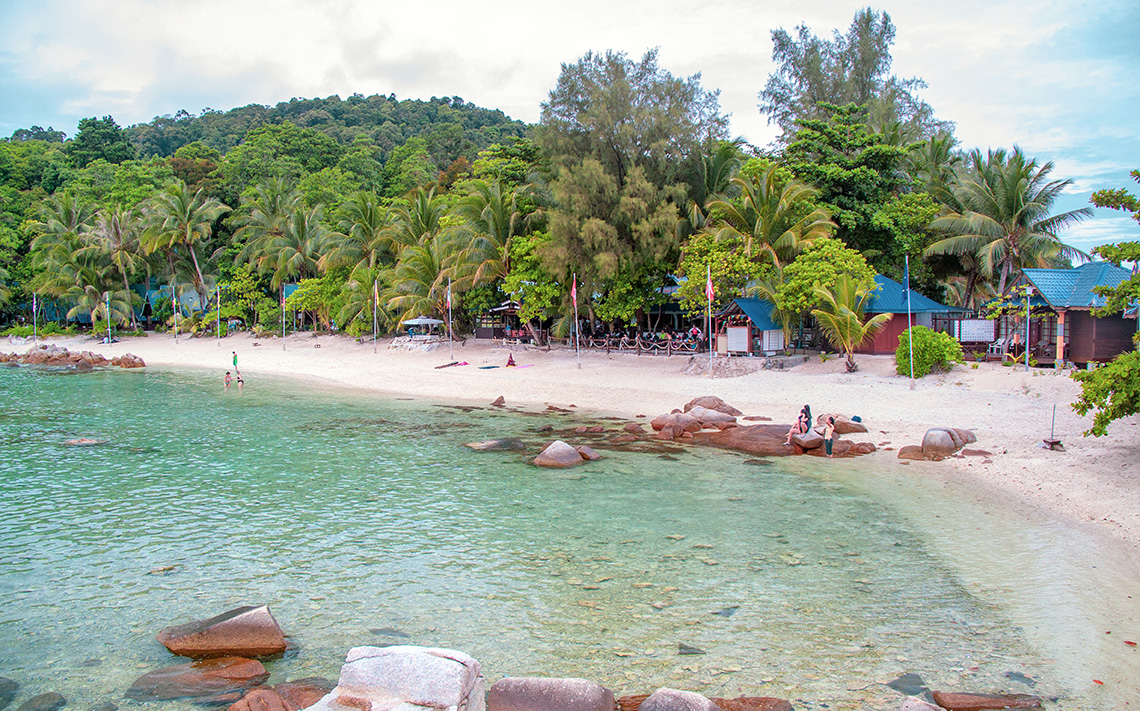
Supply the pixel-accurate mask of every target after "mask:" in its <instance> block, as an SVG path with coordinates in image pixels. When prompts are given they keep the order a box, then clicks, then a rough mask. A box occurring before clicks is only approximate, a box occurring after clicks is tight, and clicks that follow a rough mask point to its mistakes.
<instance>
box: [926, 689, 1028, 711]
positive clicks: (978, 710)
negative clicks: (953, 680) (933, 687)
mask: <svg viewBox="0 0 1140 711" xmlns="http://www.w3.org/2000/svg"><path fill="white" fill-rule="evenodd" d="M931 693H932V694H933V696H934V703H936V704H938V705H939V706H941V707H942V708H944V709H946V710H947V711H986V710H987V709H1039V708H1041V699H1039V698H1037V697H1036V696H1030V695H1029V694H958V693H953V692H947V691H934V692H931Z"/></svg>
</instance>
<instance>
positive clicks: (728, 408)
mask: <svg viewBox="0 0 1140 711" xmlns="http://www.w3.org/2000/svg"><path fill="white" fill-rule="evenodd" d="M694 407H704V408H708V409H709V410H716V411H718V412H723V413H724V414H726V415H731V416H732V417H740V416H741V415H743V414H744V413H743V412H741V411H740V410H737V409H736V408H735V407H733V406H732V405H729V404H728V403H727V402H725V401H724V400H721V399H720V398H719V397H717V396H716V395H703V396H701V397H698V398H693V399H692V400H690V401H689V402H688V403H686V404H685V412H688V411H689V410H692V409H693V408H694Z"/></svg>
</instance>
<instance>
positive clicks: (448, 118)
mask: <svg viewBox="0 0 1140 711" xmlns="http://www.w3.org/2000/svg"><path fill="white" fill-rule="evenodd" d="M286 121H288V122H290V123H293V124H295V125H297V126H300V127H302V128H312V129H315V130H317V131H320V132H321V133H323V134H325V135H326V136H329V137H330V138H333V139H335V140H336V141H337V142H338V143H340V144H341V145H344V146H347V145H350V144H352V143H353V142H354V141H356V140H357V138H358V137H360V136H364V137H367V138H369V139H371V141H372V143H373V144H374V145H375V146H376V147H377V148H379V149H380V151H381V152H382V153H383V154H384V155H385V156H387V155H388V154H389V153H391V151H392V150H393V149H395V148H396V147H397V146H401V145H403V144H404V143H406V142H407V141H408V139H410V138H415V137H421V138H423V139H424V141H425V143H426V147H427V150H428V153H429V154H431V156H432V158H433V159H434V161H435V163H436V164H437V165H441V166H445V165H447V164H448V163H449V162H450V161H451V160H453V159H455V158H456V157H458V156H467V157H468V158H469V159H472V158H474V155H475V153H477V152H478V151H479V150H481V149H483V148H486V147H487V146H489V145H491V144H492V143H499V142H501V141H502V140H503V139H505V138H507V137H509V136H520V137H521V136H522V135H524V133H525V132H526V131H527V125H526V124H525V123H523V122H521V121H515V120H512V119H511V118H510V117H509V116H507V115H506V114H504V113H503V112H502V111H499V110H498V109H484V108H480V107H478V106H475V105H474V104H471V103H469V102H465V101H464V100H463V99H461V98H459V97H458V96H452V97H446V96H445V97H442V98H437V97H434V96H433V97H432V98H431V100H429V101H421V100H418V99H404V100H402V101H401V100H398V99H397V98H396V96H395V95H394V94H389V95H388V96H381V95H379V94H373V95H372V96H363V95H361V94H353V95H352V96H350V97H348V98H347V99H341V98H340V97H339V96H330V97H328V98H326V99H292V100H290V101H282V102H281V103H279V104H277V105H276V106H261V105H259V104H250V105H249V106H242V107H240V108H236V109H230V110H229V111H215V110H212V109H205V110H203V112H202V113H201V114H200V115H197V116H196V115H194V114H191V113H188V112H186V111H179V112H178V113H176V114H174V115H173V116H169V115H168V116H158V117H156V118H155V119H154V120H153V121H150V122H149V123H141V124H137V125H135V126H130V127H128V128H127V129H126V136H127V139H128V140H129V141H130V143H131V144H132V145H134V146H135V148H136V150H137V151H138V157H140V158H150V157H153V156H160V157H167V156H172V155H174V153H175V151H177V150H178V149H179V148H181V147H182V146H185V145H187V144H189V143H193V142H194V141H201V142H202V143H205V144H206V145H207V146H209V147H211V148H213V149H215V150H217V151H218V152H219V153H222V154H225V153H227V152H228V151H229V150H230V149H231V148H233V147H235V146H237V145H239V144H241V143H242V141H243V140H244V139H245V136H246V134H248V133H249V132H250V131H251V130H253V129H256V128H258V127H260V126H264V125H273V124H282V123H284V122H286Z"/></svg>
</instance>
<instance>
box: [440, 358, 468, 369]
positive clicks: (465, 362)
mask: <svg viewBox="0 0 1140 711" xmlns="http://www.w3.org/2000/svg"><path fill="white" fill-rule="evenodd" d="M453 365H467V361H463V362H462V363H460V362H459V361H457V360H453V361H451V362H450V363H444V364H443V365H437V366H436V367H435V369H436V370H439V369H440V368H450V367H452V366H453Z"/></svg>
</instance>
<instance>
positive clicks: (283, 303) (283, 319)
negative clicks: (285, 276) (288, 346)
mask: <svg viewBox="0 0 1140 711" xmlns="http://www.w3.org/2000/svg"><path fill="white" fill-rule="evenodd" d="M281 350H285V282H281Z"/></svg>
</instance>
